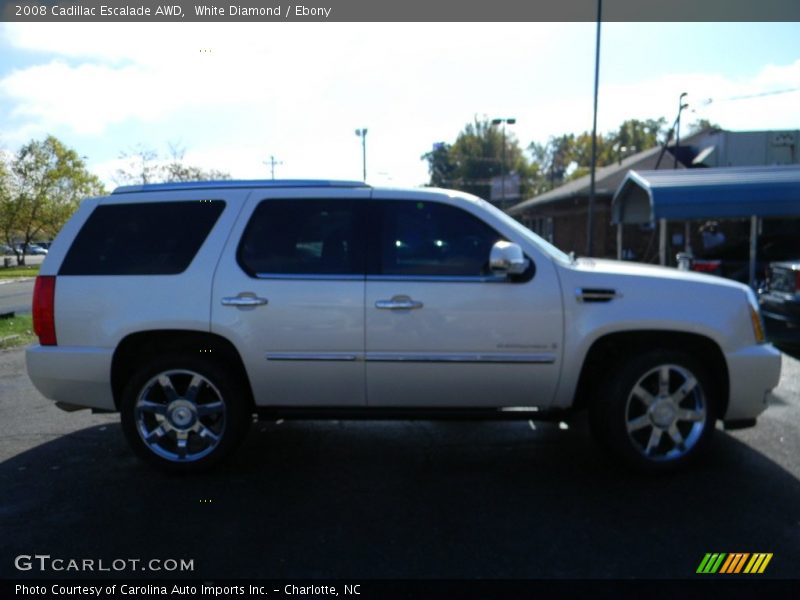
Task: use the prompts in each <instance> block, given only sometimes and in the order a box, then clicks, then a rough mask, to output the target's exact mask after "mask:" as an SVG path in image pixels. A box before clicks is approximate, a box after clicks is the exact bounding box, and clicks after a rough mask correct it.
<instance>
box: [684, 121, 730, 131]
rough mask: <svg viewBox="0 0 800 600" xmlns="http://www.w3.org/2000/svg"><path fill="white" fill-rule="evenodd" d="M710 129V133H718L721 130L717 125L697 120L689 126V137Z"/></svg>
mask: <svg viewBox="0 0 800 600" xmlns="http://www.w3.org/2000/svg"><path fill="white" fill-rule="evenodd" d="M706 129H710V130H711V131H719V130H721V129H722V127H720V126H719V125H718V124H716V123H713V122H711V121H709V120H708V119H697V120H696V121H693V122H692V123H690V124H689V135H692V134H693V133H697V132H698V131H704V130H706Z"/></svg>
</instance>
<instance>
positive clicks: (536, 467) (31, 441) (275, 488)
mask: <svg viewBox="0 0 800 600" xmlns="http://www.w3.org/2000/svg"><path fill="white" fill-rule="evenodd" d="M0 417H1V418H2V423H3V424H4V433H3V435H2V437H1V438H0V461H2V462H1V463H0V490H2V491H0V497H2V501H1V502H0V532H1V533H2V535H0V539H2V540H3V543H2V556H0V576H2V577H3V578H11V577H48V576H59V577H62V578H63V577H64V576H81V575H82V574H80V573H77V574H72V573H63V572H62V573H49V572H44V573H41V572H35V571H32V572H19V571H17V570H16V569H15V567H14V557H16V556H18V555H20V554H35V553H39V554H49V555H51V556H52V557H62V558H65V559H70V558H78V559H83V558H94V559H101V558H102V559H105V560H109V561H110V560H113V559H129V558H139V559H143V560H148V559H152V558H156V559H168V558H172V559H181V558H183V559H192V560H193V561H194V572H193V573H190V574H189V573H174V574H172V573H170V574H169V575H174V576H184V577H185V576H187V575H191V576H192V577H197V576H201V577H207V578H231V577H269V578H354V579H365V578H366V579H369V578H395V577H397V578H539V577H557V578H562V577H564V578H566V577H572V578H574V577H581V578H583V577H599V578H606V577H637V578H665V577H666V578H685V577H696V575H695V570H696V569H697V567H698V565H699V563H700V561H701V560H702V558H703V556H704V555H705V553H707V552H770V553H773V554H774V557H773V559H772V562H771V563H770V564H769V567H768V569H767V571H766V572H765V574H764V575H763V577H783V578H787V577H789V578H796V577H798V575H799V574H800V567H798V565H800V502H798V498H800V435H799V434H800V362H798V361H797V360H795V359H793V358H790V357H785V358H784V369H783V377H782V380H781V384H780V387H779V388H777V389H776V391H775V394H774V398H773V406H772V407H771V408H770V409H769V410H768V411H767V413H766V414H765V415H763V416H762V418H761V419H760V420H759V424H758V426H757V427H756V428H754V429H749V430H743V431H736V432H725V431H722V430H719V431H718V432H717V434H718V435H717V439H716V440H715V441H716V443H715V445H714V447H713V449H712V452H711V454H710V455H709V456H708V458H707V460H705V461H703V462H702V463H701V464H699V465H697V466H696V467H695V468H693V469H691V470H689V471H686V472H682V473H678V474H674V475H670V476H665V477H643V476H637V475H634V474H631V473H628V472H626V471H624V470H622V469H621V468H619V467H617V466H616V465H615V464H614V463H613V462H611V461H610V460H607V459H606V457H605V456H604V455H603V454H602V453H600V452H598V450H597V449H596V447H595V446H594V444H593V443H592V441H591V439H590V437H589V435H588V431H587V430H586V426H585V423H583V422H581V421H578V422H576V423H572V424H571V425H569V426H568V428H564V426H559V425H558V424H536V425H535V429H533V428H532V427H531V425H530V424H529V423H527V422H505V423H474V422H473V423H460V422H444V423H442V422H426V421H422V422H385V423H375V422H345V421H332V422H322V421H307V422H281V423H275V422H269V423H264V422H262V423H259V424H256V425H255V426H254V428H253V430H252V431H251V434H250V436H249V437H248V439H247V440H246V442H245V444H244V446H243V447H242V449H241V451H240V452H239V453H238V455H237V456H236V459H235V461H234V462H233V463H231V464H229V465H226V466H225V467H224V468H222V469H220V470H218V471H216V472H213V473H210V474H206V475H202V476H196V477H170V476H166V475H163V474H161V473H159V472H156V471H153V470H151V469H150V468H149V467H146V466H144V465H142V464H141V463H139V462H138V461H137V460H136V459H135V458H134V457H133V455H132V453H131V452H130V451H129V450H128V448H127V446H126V445H125V443H124V441H123V436H122V432H121V431H120V425H119V421H118V418H117V417H116V416H108V415H105V416H98V415H91V414H89V413H88V411H81V412H78V413H71V414H68V413H64V412H61V411H60V410H58V409H57V408H55V406H53V405H52V403H51V402H49V401H47V400H45V399H44V398H43V397H41V396H40V395H39V394H38V393H37V392H36V391H35V390H34V388H33V387H32V385H31V384H30V382H29V380H28V379H27V376H26V375H25V373H24V353H23V351H22V350H21V349H16V350H8V351H2V352H0ZM85 575H86V574H83V576H85ZM114 575H116V576H120V575H122V576H136V577H148V576H154V577H155V576H158V577H164V575H165V573H163V572H161V573H149V572H145V573H136V572H131V573H126V572H123V573H115V574H114Z"/></svg>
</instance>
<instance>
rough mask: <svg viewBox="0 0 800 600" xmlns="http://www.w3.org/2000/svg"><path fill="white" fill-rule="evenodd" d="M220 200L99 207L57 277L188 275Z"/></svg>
mask: <svg viewBox="0 0 800 600" xmlns="http://www.w3.org/2000/svg"><path fill="white" fill-rule="evenodd" d="M224 207H225V203H224V202H223V201H222V200H203V201H199V200H196V201H186V202H146V203H145V202H142V203H131V204H110V205H101V206H98V207H97V208H96V209H95V210H94V212H93V213H92V214H91V215H90V216H89V218H88V219H87V221H86V223H85V224H84V225H83V227H82V228H81V230H80V232H79V233H78V235H77V237H76V238H75V241H74V242H73V243H72V246H71V247H70V249H69V251H68V252H67V255H66V257H65V258H64V262H63V264H62V265H61V269H60V270H59V275H175V274H177V273H181V272H183V271H185V270H186V268H187V267H188V266H189V264H190V263H191V262H192V259H193V258H194V256H195V254H197V251H198V250H199V249H200V246H202V245H203V242H204V241H205V239H206V237H208V234H209V232H210V231H211V228H212V227H213V226H214V223H216V222H217V219H218V218H219V215H220V214H221V213H222V210H223V208H224Z"/></svg>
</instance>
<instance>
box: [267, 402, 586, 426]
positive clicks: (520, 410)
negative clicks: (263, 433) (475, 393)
mask: <svg viewBox="0 0 800 600" xmlns="http://www.w3.org/2000/svg"><path fill="white" fill-rule="evenodd" d="M256 414H257V415H258V418H259V419H262V420H276V419H297V420H327V419H336V420H340V421H418V420H419V421H529V420H530V421H556V422H557V421H566V420H568V419H569V417H570V416H571V415H572V414H574V411H571V410H567V409H548V410H541V409H536V408H535V407H507V408H397V407H379V408H366V407H351V406H343V407H328V406H314V407H292V406H270V407H256Z"/></svg>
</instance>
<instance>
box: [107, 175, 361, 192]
mask: <svg viewBox="0 0 800 600" xmlns="http://www.w3.org/2000/svg"><path fill="white" fill-rule="evenodd" d="M305 187H331V188H334V187H336V188H360V187H369V186H368V185H367V184H366V183H364V182H363V181H337V180H332V179H250V180H248V179H220V180H214V181H175V182H171V183H144V184H138V185H122V186H119V187H118V188H116V189H115V190H114V191H113V192H111V193H112V195H116V194H134V193H136V192H152V191H157V192H169V191H180V190H225V189H236V188H305Z"/></svg>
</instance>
